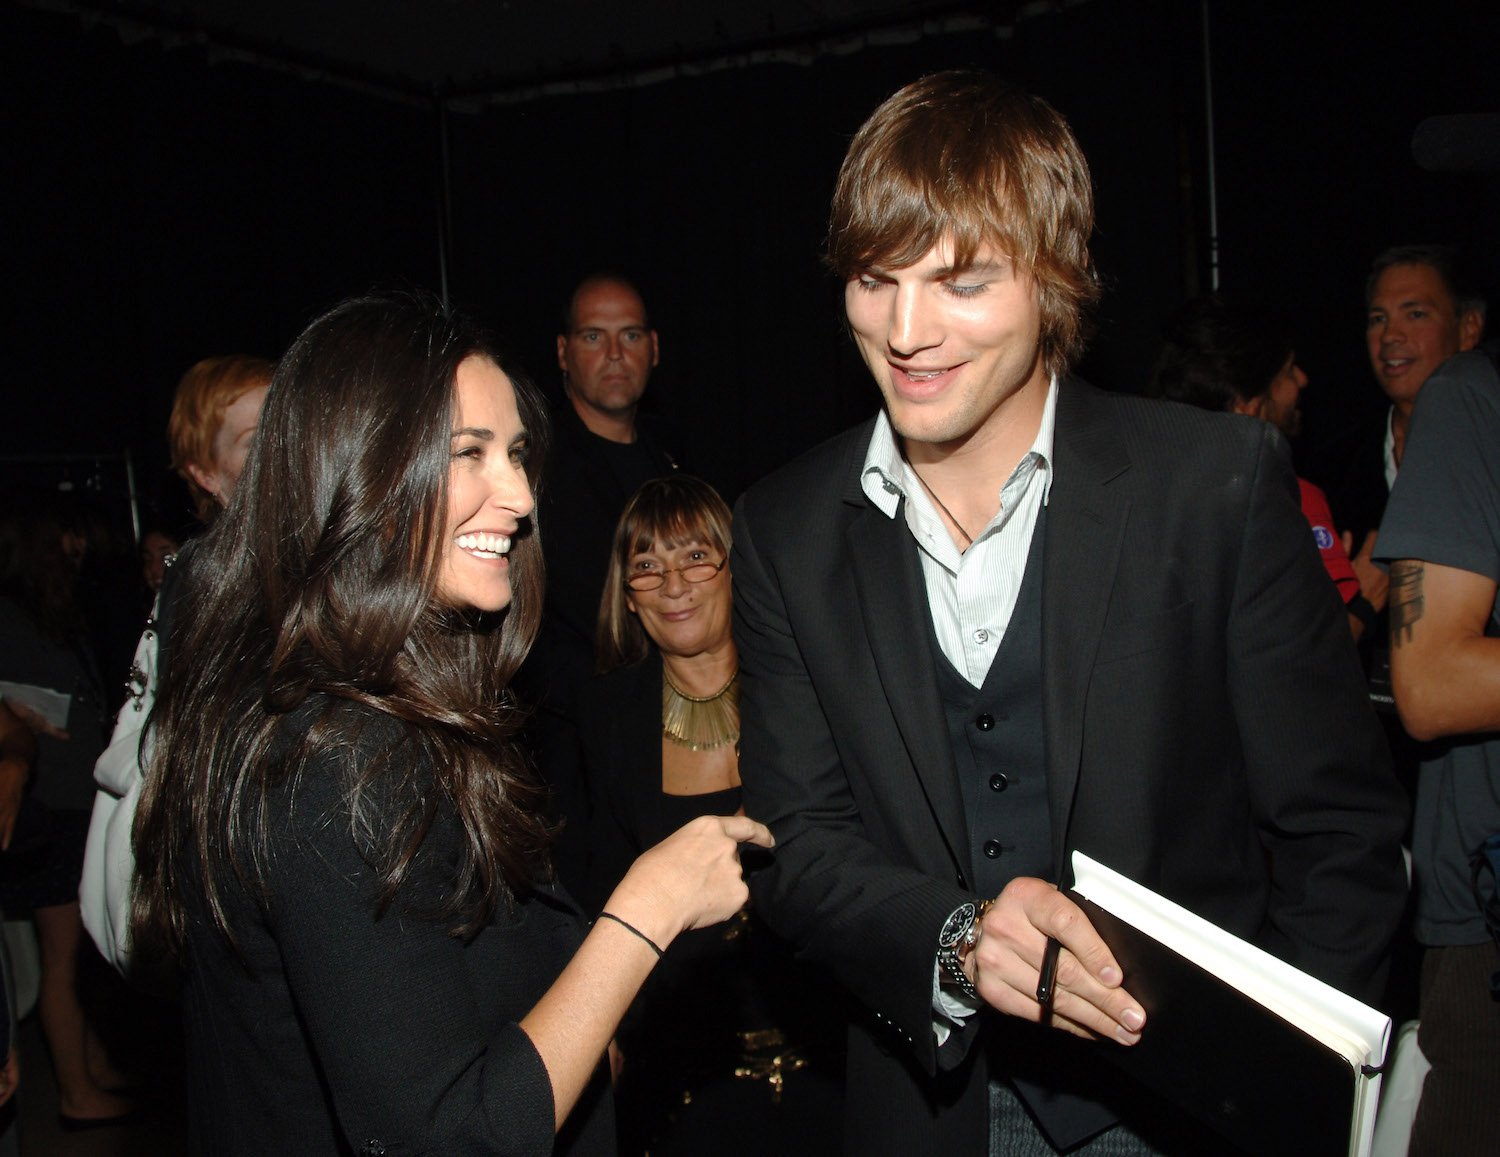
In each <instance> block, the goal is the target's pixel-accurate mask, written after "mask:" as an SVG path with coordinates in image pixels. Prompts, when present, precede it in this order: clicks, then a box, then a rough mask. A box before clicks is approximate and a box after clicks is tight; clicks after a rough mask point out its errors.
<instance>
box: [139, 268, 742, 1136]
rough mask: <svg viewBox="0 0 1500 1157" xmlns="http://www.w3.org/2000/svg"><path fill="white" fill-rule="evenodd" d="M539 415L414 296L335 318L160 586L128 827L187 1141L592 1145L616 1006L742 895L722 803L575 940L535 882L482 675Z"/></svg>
mask: <svg viewBox="0 0 1500 1157" xmlns="http://www.w3.org/2000/svg"><path fill="white" fill-rule="evenodd" d="M543 421H544V419H543V418H542V411H541V408H540V406H539V405H538V404H537V402H536V399H535V395H534V394H533V392H532V391H531V389H530V388H529V387H527V386H526V385H525V384H524V383H522V382H520V381H519V380H516V379H514V378H513V377H511V376H508V375H507V374H506V373H505V372H504V371H502V370H501V368H500V366H499V364H498V362H497V361H496V360H495V358H494V356H493V354H492V353H490V352H489V350H488V349H487V348H486V346H485V345H484V344H483V342H481V341H480V339H479V338H478V337H477V335H475V334H474V333H473V332H472V331H471V330H470V329H469V328H468V327H467V326H466V325H465V324H464V323H463V322H462V321H461V320H459V319H457V318H455V317H453V316H451V315H450V314H448V313H447V312H446V311H444V310H443V309H441V308H439V307H437V306H436V305H434V304H429V303H425V302H423V301H417V300H412V299H408V298H366V299H361V300H356V301H351V302H347V303H345V304H344V305H341V306H339V307H337V308H335V309H334V310H332V311H331V312H330V313H328V314H326V315H325V316H323V317H322V318H319V319H318V320H317V321H315V322H314V323H313V324H312V325H311V326H310V327H309V328H308V329H307V330H306V331H305V332H304V333H303V334H302V336H301V337H299V338H298V339H297V341H296V342H295V343H294V344H293V346H292V348H291V349H290V350H289V351H288V353H287V354H286V356H285V357H284V358H283V359H282V361H281V363H280V365H279V366H278V369H277V372H276V376H275V379H274V381H273V384H272V388H271V392H270V395H269V397H268V398H267V401H266V406H265V410H264V413H263V415H262V418H261V426H260V433H259V435H258V441H257V444H256V447H255V449H254V450H253V451H252V453H251V456H250V461H249V465H248V469H247V470H246V473H245V475H244V476H243V478H242V479H241V482H240V485H239V487H238V488H237V490H236V492H235V496H234V498H233V501H232V502H231V504H230V506H229V508H228V510H227V511H226V512H225V514H224V516H223V517H222V518H221V519H220V520H219V522H218V524H217V525H216V526H215V527H214V529H213V530H212V531H211V532H210V534H209V535H208V536H207V537H206V538H205V539H204V540H203V543H202V546H201V548H200V549H199V550H198V551H197V552H196V553H195V554H194V557H193V559H192V560H191V562H190V564H189V569H188V572H187V574H186V576H185V577H186V581H185V583H184V590H183V594H182V599H181V602H180V605H179V610H178V612H177V615H178V618H177V620H176V623H175V625H174V626H173V628H172V633H171V635H170V637H169V639H168V640H167V646H166V653H165V656H164V667H165V672H164V677H163V680H162V685H161V690H160V695H159V698H158V700H157V705H156V715H155V717H154V722H153V727H154V729H155V735H154V747H153V755H152V757H151V760H150V763H149V766H148V769H147V780H146V784H145V789H144V791H143V794H142V798H141V805H140V810H139V814H138V816H137V820H136V826H135V845H136V849H137V873H138V874H137V883H136V895H135V901H136V908H135V921H134V936H135V940H134V943H135V953H136V959H137V961H143V960H144V959H146V958H155V959H160V958H161V957H163V956H166V957H168V958H171V959H175V960H176V961H177V962H179V963H180V965H181V966H182V968H183V970H184V973H183V1001H184V1017H185V1024H186V1030H187V1042H188V1049H189V1073H190V1074H191V1077H190V1080H191V1086H190V1109H191V1115H192V1134H193V1141H194V1146H195V1148H196V1149H197V1150H198V1151H203V1152H209V1151H211V1152H214V1153H241V1152H243V1153H252V1152H253V1153H263V1152H268V1151H269V1152H276V1151H294V1152H298V1153H341V1152H350V1151H352V1152H359V1153H372V1154H373V1153H387V1152H389V1153H396V1152H401V1153H425V1152H434V1153H445V1154H447V1153H481V1152H482V1153H547V1152H552V1151H553V1144H554V1142H553V1137H554V1132H555V1131H557V1130H562V1131H563V1135H564V1138H565V1139H564V1141H563V1142H562V1143H561V1144H560V1145H559V1148H569V1147H571V1148H570V1151H573V1152H594V1151H604V1152H607V1151H609V1150H610V1148H611V1147H612V1144H613V1138H612V1127H611V1119H610V1111H609V1104H608V1090H607V1082H605V1081H604V1080H603V1077H602V1067H601V1066H600V1064H599V1061H600V1058H601V1056H602V1054H603V1052H604V1050H605V1047H606V1045H607V1044H608V1042H609V1040H610V1038H611V1036H612V1034H613V1032H614V1030H615V1026H616V1024H617V1023H618V1020H619V1018H620V1016H621V1014H622V1013H623V1012H624V1011H625V1009H626V1007H627V1006H628V1004H629V1002H630V1000H631V998H632V997H633V996H634V994H635V992H636V990H637V989H638V988H639V986H640V984H641V983H642V982H643V981H644V980H645V978H646V976H647V975H648V974H649V973H650V971H651V968H652V967H653V966H654V965H655V964H656V961H657V960H658V958H659V956H660V953H661V951H662V950H663V949H664V948H665V947H666V945H667V944H668V943H669V942H670V941H671V940H672V939H673V938H674V937H675V936H676V935H677V934H678V933H679V932H682V931H684V930H686V929H689V928H693V927H700V926H703V925H706V924H710V923H713V922H715V921H718V920H722V919H724V918H726V917H727V916H729V915H730V914H732V913H733V912H734V911H736V910H737V909H738V908H739V906H740V905H741V904H742V903H743V902H744V899H745V895H746V890H745V887H744V883H743V881H742V880H741V878H740V870H739V863H738V854H737V853H738V845H739V843H740V842H741V841H750V842H753V843H757V844H763V845H769V843H770V835H769V833H768V832H767V831H766V830H765V828H764V827H762V826H761V825H760V824H757V823H754V822H753V821H751V820H749V819H746V818H745V817H743V816H730V817H705V818H704V819H702V820H699V821H695V822H694V823H693V824H691V825H689V826H688V827H686V828H684V829H682V830H680V831H678V832H677V833H675V834H674V835H672V836H671V837H669V838H668V839H667V840H665V841H664V842H663V843H661V844H659V845H658V846H656V847H655V848H653V849H651V850H650V851H648V852H647V853H646V854H644V855H643V856H641V857H640V859H639V860H637V862H636V864H635V866H634V867H633V868H632V869H631V870H630V871H629V872H628V873H627V874H626V876H625V878H624V879H623V880H622V881H621V883H620V885H619V887H618V888H616V889H615V891H614V892H613V893H612V895H611V896H610V898H609V901H608V902H607V903H606V905H605V907H604V912H603V914H602V915H601V917H600V919H599V920H598V921H597V922H596V924H595V926H594V927H593V929H592V930H591V931H588V933H587V935H586V936H585V935H584V931H585V930H584V929H583V927H582V922H581V917H580V915H579V913H578V910H577V909H576V907H575V906H574V905H573V904H572V902H571V901H570V900H569V899H568V898H567V897H566V896H565V895H563V894H562V893H561V892H560V890H559V889H558V888H557V887H556V886H555V885H554V884H553V883H552V882H551V874H550V871H549V869H548V865H547V855H546V849H547V840H548V832H547V830H546V828H545V825H544V823H543V821H542V820H541V818H540V815H541V810H540V801H539V799H538V789H537V788H536V787H535V786H534V785H533V781H532V779H531V777H530V775H529V774H528V772H527V770H526V769H525V768H524V767H523V766H522V765H521V762H520V757H519V755H518V754H517V748H516V745H515V733H516V730H517V727H518V725H519V723H520V716H519V713H518V711H517V709H516V708H515V706H514V704H513V702H512V701H511V699H510V697H509V693H508V690H507V683H508V681H509V679H510V677H511V675H512V674H513V673H514V671H515V669H516V667H517V666H518V665H519V663H520V661H521V659H522V657H523V656H524V654H525V652H526V648H527V646H528V645H529V643H530V641H531V638H532V636H533V634H534V632H535V629H536V623H537V616H538V613H539V611H540V607H541V591H542V574H541V565H540V564H541V552H540V548H539V543H538V542H537V538H536V535H535V533H531V530H532V528H531V526H530V514H531V510H532V494H531V476H532V473H533V472H534V471H535V469H536V465H535V463H536V461H537V459H538V458H539V455H537V454H535V451H536V450H538V449H539V443H540V441H541V439H542V434H543ZM575 1106H576V1107H575ZM565 1126H566V1127H565Z"/></svg>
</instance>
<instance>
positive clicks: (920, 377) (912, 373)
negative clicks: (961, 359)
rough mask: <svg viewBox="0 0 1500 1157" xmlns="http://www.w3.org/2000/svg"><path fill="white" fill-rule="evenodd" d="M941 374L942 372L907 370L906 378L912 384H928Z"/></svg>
mask: <svg viewBox="0 0 1500 1157" xmlns="http://www.w3.org/2000/svg"><path fill="white" fill-rule="evenodd" d="M942 372H943V371H942V370H907V371H906V376H907V377H909V378H910V379H911V380H912V381H914V382H930V381H932V379H933V378H935V377H938V376H939V375H940V374H942Z"/></svg>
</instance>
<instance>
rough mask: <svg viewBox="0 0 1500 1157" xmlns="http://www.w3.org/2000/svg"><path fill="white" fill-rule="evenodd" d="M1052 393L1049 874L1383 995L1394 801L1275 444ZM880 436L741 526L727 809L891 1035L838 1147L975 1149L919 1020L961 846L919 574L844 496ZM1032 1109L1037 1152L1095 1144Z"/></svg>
mask: <svg viewBox="0 0 1500 1157" xmlns="http://www.w3.org/2000/svg"><path fill="white" fill-rule="evenodd" d="M1060 388H1061V391H1062V392H1061V395H1060V397H1059V400H1058V407H1057V424H1056V439H1055V445H1054V452H1053V466H1054V470H1055V475H1054V480H1053V484H1052V489H1051V496H1050V500H1049V506H1048V512H1047V518H1046V522H1045V527H1046V529H1045V535H1046V539H1045V542H1044V571H1043V593H1042V644H1043V681H1044V686H1043V703H1044V722H1045V728H1046V736H1047V761H1046V762H1047V767H1046V774H1047V787H1048V798H1049V802H1050V810H1051V816H1052V832H1053V852H1054V856H1055V863H1056V872H1055V876H1054V878H1059V877H1061V874H1062V871H1063V865H1064V863H1065V855H1066V853H1067V852H1068V851H1070V850H1071V849H1080V850H1082V851H1085V852H1087V853H1089V854H1090V855H1092V856H1094V857H1096V858H1097V859H1099V860H1101V861H1102V862H1104V863H1106V864H1108V865H1110V866H1112V867H1114V868H1116V869H1118V870H1120V871H1122V872H1124V873H1126V874H1127V875H1129V876H1132V877H1134V878H1135V879H1137V880H1139V881H1141V882H1142V883H1144V884H1146V885H1147V886H1148V887H1151V888H1154V889H1156V890H1157V891H1159V892H1162V893H1163V894H1165V895H1167V896H1169V897H1171V898H1173V899H1175V900H1177V901H1179V902H1181V903H1183V904H1185V905H1186V906H1188V907H1189V908H1191V909H1193V910H1195V911H1197V912H1199V913H1200V914H1202V915H1203V916H1205V917H1207V918H1208V919H1210V920H1213V921H1214V922H1215V923H1218V924H1220V925H1221V926H1223V927H1225V928H1228V929H1229V930H1231V931H1233V932H1235V933H1237V934H1240V935H1242V936H1246V937H1248V938H1250V939H1253V940H1255V941H1257V942H1259V943H1260V944H1261V945H1263V946H1264V947H1266V948H1268V949H1269V950H1271V951H1272V952H1275V953H1276V954H1277V955H1279V956H1281V957H1283V958H1285V959H1287V960H1290V961H1292V962H1293V963H1295V964H1298V965H1299V966H1301V967H1304V968H1306V969H1308V970H1309V971H1311V972H1313V973H1315V974H1317V975H1319V976H1321V977H1324V978H1326V979H1328V980H1329V981H1331V982H1332V983H1334V984H1336V985H1338V986H1339V987H1341V988H1344V989H1346V990H1348V991H1351V992H1354V993H1356V994H1358V995H1361V996H1364V997H1366V998H1373V997H1374V996H1375V995H1376V994H1378V992H1379V988H1380V976H1381V972H1382V967H1383V960H1384V954H1385V951H1386V946H1387V943H1388V941H1389V939H1390V936H1391V934H1392V932H1393V930H1394V928H1395V926H1396V922H1397V920H1398V918H1399V915H1400V911H1401V905H1402V898H1403V895H1404V892H1405V879H1404V874H1403V870H1402V865H1401V858H1400V852H1399V846H1398V840H1399V837H1400V833H1401V830H1402V825H1403V814H1404V800H1403V799H1402V797H1401V795H1400V793H1399V790H1398V789H1397V787H1396V785H1395V783H1394V781H1393V779H1392V777H1391V775H1390V772H1389V767H1388V762H1387V758H1386V755H1385V753H1384V750H1383V747H1382V741H1381V738H1380V735H1379V732H1378V730H1377V729H1376V726H1375V722H1374V719H1373V717H1372V714H1371V711H1370V708H1369V704H1368V702H1367V701H1366V698H1365V693H1364V683H1363V680H1362V678H1361V674H1360V670H1359V665H1358V662H1357V660H1356V657H1355V653H1354V649H1353V646H1352V644H1351V642H1350V637H1349V633H1348V627H1347V626H1346V624H1345V622H1344V615H1343V612H1342V609H1341V607H1340V605H1339V601H1338V597H1337V595H1336V593H1335V592H1334V589H1333V587H1332V585H1331V584H1330V583H1329V582H1328V580H1327V576H1326V574H1325V573H1324V571H1323V568H1322V565H1321V563H1320V562H1319V559H1318V556H1317V551H1316V549H1315V547H1314V545H1313V543H1312V540H1311V537H1310V536H1309V535H1308V532H1307V523H1306V521H1305V520H1304V519H1303V518H1302V515H1301V512H1300V509H1299V506H1298V501H1297V488H1296V482H1295V478H1294V476H1293V474H1292V471H1291V469H1290V466H1289V464H1288V462H1287V461H1286V455H1285V451H1284V444H1283V443H1282V442H1281V440H1280V437H1279V435H1277V434H1276V433H1275V431H1274V430H1273V429H1272V428H1271V427H1270V426H1269V425H1268V424H1265V423H1259V422H1253V421H1248V420H1239V419H1236V418H1234V417H1231V416H1225V415H1217V414H1207V413H1204V412H1202V411H1197V410H1191V409H1188V408H1185V407H1180V406H1176V405H1172V404H1167V403H1161V402H1154V401H1144V400H1141V399H1135V398H1125V397H1118V396H1113V395H1109V394H1105V393H1102V392H1100V391H1097V390H1095V389H1093V388H1091V387H1088V386H1086V385H1084V384H1083V383H1081V382H1077V381H1068V382H1065V383H1063V384H1062V385H1061V387H1060ZM870 430H871V426H870V425H869V424H866V425H864V426H862V427H859V428H858V429H856V430H853V431H850V432H849V433H847V434H845V435H843V436H841V437H839V438H836V439H834V440H833V441H831V442H829V443H827V444H825V445H824V446H823V447H821V448H819V449H817V450H815V451H813V452H812V453H810V454H809V455H807V456H805V457H804V458H802V459H800V460H799V461H797V462H794V463H793V464H792V465H790V466H788V467H786V468H785V469H783V470H782V471H780V472H778V473H777V474H775V475H773V476H772V477H771V478H769V479H767V480H766V481H765V482H763V483H762V484H760V485H759V486H757V487H755V488H754V489H752V490H751V491H750V492H749V493H748V494H747V495H746V496H745V497H744V498H743V499H742V501H741V502H740V504H739V506H738V508H737V512H736V519H735V549H734V562H733V565H734V576H735V612H736V638H737V641H738V644H739V650H740V660H741V678H742V690H741V704H742V715H743V737H742V752H743V754H742V762H741V766H742V775H743V777H744V780H745V806H746V811H747V813H748V814H750V815H752V816H754V817H755V818H757V819H760V820H763V821H765V822H767V823H769V824H770V826H771V828H772V830H773V831H774V833H775V835H776V839H777V848H776V852H775V857H774V859H775V863H774V866H773V867H772V868H771V869H769V870H767V871H765V872H762V873H760V874H759V876H758V877H757V879H756V881H755V883H754V888H755V900H756V902H757V903H758V904H759V905H760V910H761V911H762V913H763V915H764V916H765V917H766V919H767V921H768V922H769V923H771V924H772V926H773V927H776V928H777V929H778V930H779V931H780V932H781V933H782V934H783V935H785V936H786V937H787V938H788V939H790V940H791V941H792V942H793V943H794V944H796V945H798V946H799V948H800V949H801V950H802V951H803V952H805V953H806V954H807V955H808V956H810V957H812V958H813V959H816V960H820V961H822V962H824V963H826V964H827V965H829V966H830V967H831V968H832V969H833V971H834V973H835V975H836V976H838V977H839V978H840V979H841V980H842V981H843V982H844V983H845V984H846V985H847V986H848V987H849V988H850V989H851V990H852V991H853V992H854V994H855V995H856V996H857V997H858V998H859V999H860V1000H861V1001H862V1002H863V1004H864V1005H865V1006H866V1007H867V1008H868V1009H869V1010H871V1012H872V1013H873V1016H874V1021H875V1022H876V1024H877V1025H879V1026H883V1027H876V1028H869V1029H865V1028H859V1029H857V1030H856V1032H855V1033H854V1034H853V1036H852V1038H851V1042H850V1084H849V1090H850V1097H849V1114H848V1121H849V1125H850V1128H849V1134H848V1138H847V1141H848V1144H849V1145H850V1147H851V1151H859V1152H891V1153H897V1152H917V1151H925V1150H933V1151H938V1150H937V1147H938V1146H943V1147H944V1148H943V1149H942V1150H941V1151H953V1152H965V1153H967V1152H982V1151H983V1144H984V1142H983V1135H984V1134H983V1130H984V1125H985V1112H984V1106H985V1097H984V1091H983V1090H984V1084H985V1078H986V1064H985V1058H984V1057H983V1056H982V1053H983V1052H984V1050H982V1049H980V1050H972V1049H971V1050H970V1055H969V1057H968V1058H967V1059H966V1060H965V1061H964V1063H962V1064H960V1065H958V1066H957V1067H956V1068H955V1069H954V1070H953V1071H951V1072H944V1071H940V1069H947V1068H948V1063H947V1062H946V1061H945V1062H944V1063H943V1064H942V1065H940V1062H939V1056H938V1051H937V1048H936V1045H935V1043H934V1039H933V1034H932V1031H931V1022H932V1012H931V1007H930V1005H931V989H932V981H933V963H934V955H935V950H936V939H937V933H938V929H939V927H940V926H941V924H942V922H943V920H944V919H945V917H946V916H947V915H948V914H949V913H950V912H951V911H952V910H953V908H954V907H955V906H956V905H957V904H959V903H960V902H962V901H963V900H964V899H966V898H969V896H970V880H971V879H972V874H973V870H972V865H971V863H970V850H969V849H970V847H971V842H970V837H969V833H968V832H967V831H966V821H965V818H964V809H963V804H962V799H961V795H960V789H959V784H958V782H957V776H956V772H955V770H954V763H953V759H952V755H951V753H950V751H949V747H948V732H947V728H946V724H945V719H944V715H943V711H942V706H941V703H940V700H939V693H938V690H937V681H936V676H935V671H934V666H933V658H932V653H931V648H930V645H929V643H928V641H927V632H928V627H927V625H926V620H927V614H926V611H925V609H924V605H923V604H924V600H925V599H926V593H925V588H924V586H923V583H922V577H921V571H920V566H919V563H918V561H917V557H916V554H915V551H916V547H915V544H914V543H913V541H912V538H911V535H910V533H909V532H908V531H907V529H906V527H905V524H904V521H902V520H900V519H895V520H893V519H891V518H888V517H886V516H885V515H884V514H882V513H881V512H880V511H879V510H877V509H876V508H875V507H874V506H872V505H871V504H870V503H869V502H868V500H867V499H866V497H865V495H864V493H863V491H862V490H861V488H860V480H859V473H860V467H861V465H862V462H863V459H864V454H865V450H866V447H867V444H868V442H869V436H870ZM1127 986H1128V979H1127ZM1001 1019H1002V1018H999V1017H995V1018H994V1020H995V1021H997V1022H998V1021H999V1020H1001ZM995 1027H996V1025H994V1024H991V1025H989V1026H986V1025H984V1024H982V1023H981V1024H980V1025H979V1026H978V1027H971V1028H969V1029H966V1030H965V1033H964V1034H962V1035H963V1036H965V1037H972V1036H973V1035H976V1034H985V1033H987V1032H993V1031H994V1030H995ZM1146 1031H1148V1032H1149V1031H1150V1028H1149V1026H1148V1027H1147V1030H1146ZM1052 1040H1053V1038H1052V1037H1050V1036H1049V1037H1048V1038H1047V1047H1049V1048H1050V1047H1052ZM953 1047H955V1046H954V1045H949V1046H947V1047H945V1049H944V1050H943V1051H944V1053H945V1054H946V1053H947V1052H948V1050H949V1049H950V1048H953ZM957 1047H959V1048H960V1049H961V1048H962V1047H963V1045H962V1043H961V1042H960V1043H959V1045H958V1046H957ZM1029 1047H1030V1046H1028V1045H1025V1044H1020V1045H1016V1044H1012V1045H1011V1046H1010V1048H1011V1060H1012V1061H1013V1062H1021V1061H1023V1060H1024V1057H1023V1056H1022V1055H1021V1054H1022V1052H1024V1051H1025V1050H1027V1049H1029ZM1083 1047H1084V1049H1086V1050H1087V1049H1094V1050H1097V1049H1100V1048H1107V1047H1114V1046H1110V1045H1104V1044H1091V1045H1085V1046H1083ZM1080 1063H1082V1062H1080ZM1032 1107H1033V1109H1034V1110H1035V1111H1037V1112H1038V1114H1039V1115H1040V1116H1041V1118H1042V1120H1043V1123H1044V1125H1046V1126H1047V1127H1048V1128H1049V1129H1050V1130H1051V1131H1052V1132H1053V1135H1054V1137H1055V1138H1057V1139H1063V1138H1065V1137H1066V1136H1068V1135H1078V1134H1079V1133H1080V1131H1082V1134H1083V1135H1086V1133H1087V1132H1088V1131H1090V1130H1092V1129H1094V1128H1097V1127H1098V1118H1097V1115H1095V1116H1093V1117H1090V1116H1089V1114H1088V1113H1087V1112H1084V1111H1082V1110H1079V1109H1077V1107H1076V1106H1072V1105H1070V1104H1062V1103H1060V1104H1049V1103H1038V1101H1037V1100H1035V1099H1033V1101H1032ZM1106 1120H1107V1118H1106ZM947 1146H956V1148H953V1149H951V1150H949V1149H947V1148H946V1147H947Z"/></svg>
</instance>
